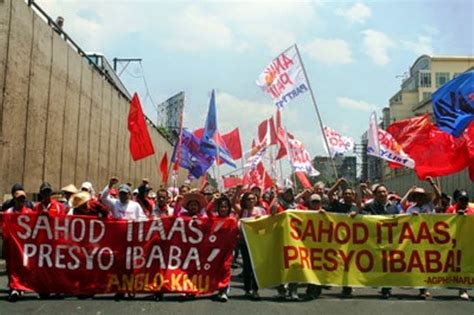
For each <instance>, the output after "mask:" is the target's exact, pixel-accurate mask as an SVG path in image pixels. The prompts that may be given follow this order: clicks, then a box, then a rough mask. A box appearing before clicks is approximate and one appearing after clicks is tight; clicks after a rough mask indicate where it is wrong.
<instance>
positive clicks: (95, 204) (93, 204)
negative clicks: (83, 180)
mask: <svg viewBox="0 0 474 315" xmlns="http://www.w3.org/2000/svg"><path fill="white" fill-rule="evenodd" d="M69 207H70V210H69V212H68V215H85V216H92V217H98V218H107V217H108V215H109V209H108V208H107V207H106V206H105V205H103V204H102V203H100V202H99V201H97V200H95V199H93V198H92V196H91V195H90V194H89V193H88V192H87V191H80V192H78V193H76V194H74V195H72V196H71V198H70V199H69Z"/></svg>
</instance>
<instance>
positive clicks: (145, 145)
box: [128, 93, 155, 161]
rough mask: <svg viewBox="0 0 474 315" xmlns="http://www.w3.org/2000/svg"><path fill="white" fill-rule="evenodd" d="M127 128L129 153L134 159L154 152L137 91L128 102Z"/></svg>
mask: <svg viewBox="0 0 474 315" xmlns="http://www.w3.org/2000/svg"><path fill="white" fill-rule="evenodd" d="M128 130H129V131H130V154H131V155H132V158H133V160H134V161H137V160H140V159H143V158H145V157H147V156H150V155H153V154H155V149H154V148H153V143H152V142H151V138H150V134H149V133H148V128H147V126H146V122H145V116H144V115H143V111H142V106H141V105H140V100H139V99H138V94H137V93H135V94H133V97H132V101H131V102H130V111H129V112H128Z"/></svg>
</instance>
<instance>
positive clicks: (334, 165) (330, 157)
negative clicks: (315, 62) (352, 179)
mask: <svg viewBox="0 0 474 315" xmlns="http://www.w3.org/2000/svg"><path fill="white" fill-rule="evenodd" d="M295 48H296V53H297V54H298V58H299V59H300V62H301V68H302V69H303V73H304V76H305V78H306V82H307V83H308V88H309V92H310V93H311V99H312V100H313V105H314V109H315V110H316V115H317V117H318V121H319V126H320V127H321V133H322V134H323V138H324V144H325V145H326V149H327V151H328V155H329V159H330V160H331V162H332V163H331V164H332V168H333V171H334V175H335V177H336V179H337V178H338V175H337V168H336V163H335V162H334V159H333V158H332V156H331V150H330V149H329V142H328V139H327V137H326V134H325V133H324V127H323V120H322V119H321V114H320V113H319V109H318V105H317V103H316V97H315V96H314V93H313V89H312V88H311V83H310V82H309V78H308V74H307V73H306V68H305V67H304V63H303V59H302V58H301V55H300V50H299V49H298V45H296V44H295Z"/></svg>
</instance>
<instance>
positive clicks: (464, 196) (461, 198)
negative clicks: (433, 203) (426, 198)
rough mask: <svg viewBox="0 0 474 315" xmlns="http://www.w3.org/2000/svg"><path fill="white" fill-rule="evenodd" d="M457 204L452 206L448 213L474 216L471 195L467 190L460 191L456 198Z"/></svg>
mask: <svg viewBox="0 0 474 315" xmlns="http://www.w3.org/2000/svg"><path fill="white" fill-rule="evenodd" d="M454 201H455V203H454V204H453V205H452V206H450V207H449V208H448V209H447V210H446V213H458V214H469V215H472V214H474V208H473V207H471V206H470V205H469V194H468V193H467V191H465V190H460V191H459V192H458V193H457V194H456V196H455V197H454Z"/></svg>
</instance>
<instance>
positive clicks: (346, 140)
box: [324, 126, 354, 157]
mask: <svg viewBox="0 0 474 315" xmlns="http://www.w3.org/2000/svg"><path fill="white" fill-rule="evenodd" d="M324 135H325V136H326V139H327V140H328V144H329V150H330V151H331V152H330V154H331V156H332V157H334V156H335V155H336V154H344V153H346V152H351V151H353V150H354V139H352V138H350V137H345V136H343V135H341V134H340V133H339V132H337V131H336V130H334V129H332V128H329V127H328V126H324Z"/></svg>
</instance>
